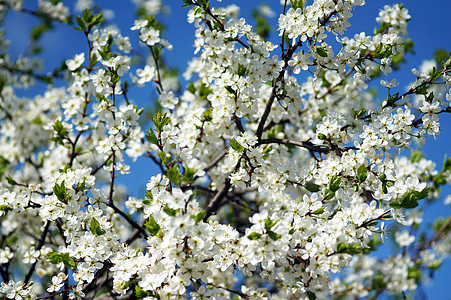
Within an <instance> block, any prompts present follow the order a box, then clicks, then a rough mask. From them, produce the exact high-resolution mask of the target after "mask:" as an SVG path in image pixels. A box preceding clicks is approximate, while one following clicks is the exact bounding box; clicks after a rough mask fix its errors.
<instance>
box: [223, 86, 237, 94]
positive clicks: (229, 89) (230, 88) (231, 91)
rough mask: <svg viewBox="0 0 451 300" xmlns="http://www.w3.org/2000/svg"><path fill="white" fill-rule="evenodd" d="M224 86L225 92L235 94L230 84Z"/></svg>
mask: <svg viewBox="0 0 451 300" xmlns="http://www.w3.org/2000/svg"><path fill="white" fill-rule="evenodd" d="M224 88H225V89H226V90H227V92H229V93H230V94H235V91H234V90H233V89H232V87H231V86H225V87H224Z"/></svg>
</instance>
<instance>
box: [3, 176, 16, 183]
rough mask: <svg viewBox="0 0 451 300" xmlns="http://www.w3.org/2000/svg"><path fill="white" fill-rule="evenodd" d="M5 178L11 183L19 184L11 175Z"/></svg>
mask: <svg viewBox="0 0 451 300" xmlns="http://www.w3.org/2000/svg"><path fill="white" fill-rule="evenodd" d="M5 179H6V181H7V182H8V183H9V184H10V185H17V182H16V181H15V180H14V179H13V178H12V177H11V176H6V177H5Z"/></svg>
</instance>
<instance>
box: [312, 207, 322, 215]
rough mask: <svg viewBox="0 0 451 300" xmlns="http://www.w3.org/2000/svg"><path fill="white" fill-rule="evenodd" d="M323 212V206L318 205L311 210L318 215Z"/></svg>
mask: <svg viewBox="0 0 451 300" xmlns="http://www.w3.org/2000/svg"><path fill="white" fill-rule="evenodd" d="M323 212H324V207H320V208H318V209H315V210H314V211H312V214H313V215H320V214H322V213H323Z"/></svg>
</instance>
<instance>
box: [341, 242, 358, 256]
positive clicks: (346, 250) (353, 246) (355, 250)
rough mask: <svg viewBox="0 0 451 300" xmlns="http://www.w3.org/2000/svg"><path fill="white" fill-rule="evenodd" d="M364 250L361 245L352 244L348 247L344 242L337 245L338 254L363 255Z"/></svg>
mask: <svg viewBox="0 0 451 300" xmlns="http://www.w3.org/2000/svg"><path fill="white" fill-rule="evenodd" d="M362 251H363V249H362V246H360V245H359V244H351V245H346V244H345V243H343V242H340V243H339V244H338V245H337V252H338V253H347V254H351V255H354V254H359V253H362Z"/></svg>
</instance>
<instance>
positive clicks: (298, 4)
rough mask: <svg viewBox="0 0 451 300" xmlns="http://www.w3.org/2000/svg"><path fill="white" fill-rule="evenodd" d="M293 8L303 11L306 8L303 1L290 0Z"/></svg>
mask: <svg viewBox="0 0 451 300" xmlns="http://www.w3.org/2000/svg"><path fill="white" fill-rule="evenodd" d="M290 4H291V7H292V8H293V9H298V8H300V9H303V8H304V1H303V0H290Z"/></svg>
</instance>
